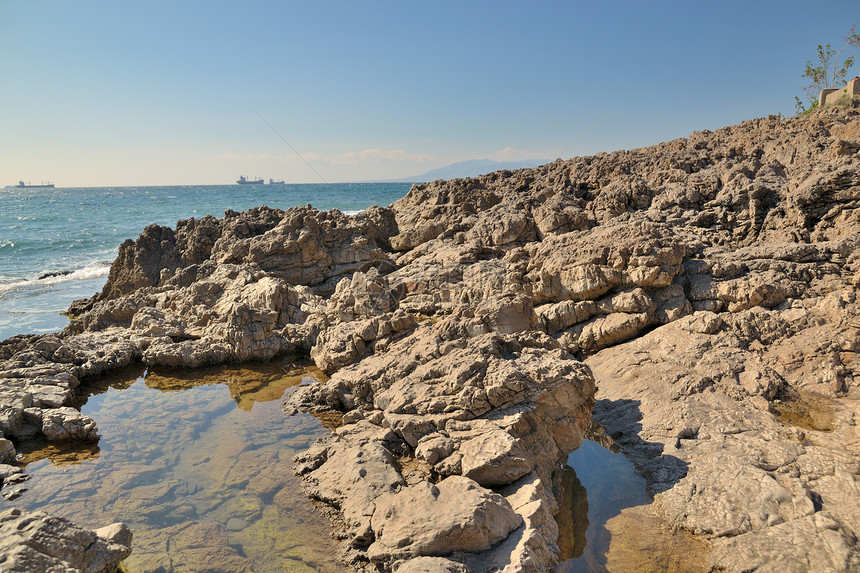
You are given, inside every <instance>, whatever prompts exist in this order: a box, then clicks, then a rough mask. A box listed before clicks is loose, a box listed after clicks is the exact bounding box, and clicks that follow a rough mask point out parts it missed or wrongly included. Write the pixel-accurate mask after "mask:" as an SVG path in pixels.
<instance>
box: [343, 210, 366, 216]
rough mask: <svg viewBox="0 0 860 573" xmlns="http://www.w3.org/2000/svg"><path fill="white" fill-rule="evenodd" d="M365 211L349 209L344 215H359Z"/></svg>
mask: <svg viewBox="0 0 860 573" xmlns="http://www.w3.org/2000/svg"><path fill="white" fill-rule="evenodd" d="M362 211H364V209H349V210H346V211H344V212H343V214H344V215H358V214H359V213H361V212H362Z"/></svg>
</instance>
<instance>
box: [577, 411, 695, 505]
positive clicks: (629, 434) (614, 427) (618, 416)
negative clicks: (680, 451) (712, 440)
mask: <svg viewBox="0 0 860 573" xmlns="http://www.w3.org/2000/svg"><path fill="white" fill-rule="evenodd" d="M640 404H641V402H640V401H639V400H627V399H622V400H598V401H597V402H596V403H595V404H594V413H593V419H594V420H595V421H597V422H598V423H599V424H601V425H602V426H603V427H604V428H605V429H606V433H607V434H609V435H610V436H611V437H612V438H613V439H614V440H615V442H616V443H617V444H618V445H619V446H620V447H621V451H622V453H624V455H625V457H627V459H629V460H630V461H631V462H632V463H633V465H634V466H635V467H636V472H637V473H638V474H639V475H641V476H642V477H644V478H645V479H646V480H647V482H648V485H647V487H646V491H647V492H648V494H649V495H651V496H654V495H656V494H658V493H662V492H664V491H667V490H670V489H672V488H673V487H674V486H675V485H676V484H677V483H678V482H679V481H681V479H682V478H683V477H684V476H686V475H687V468H688V466H689V464H688V463H687V462H685V461H683V460H681V459H680V458H677V457H675V456H671V455H666V454H664V453H663V444H660V443H655V442H647V441H645V440H643V439H642V438H640V437H639V432H640V431H641V430H642V424H640V423H639V422H640V420H641V419H642V411H641V410H640V409H639V406H640ZM685 437H686V436H685Z"/></svg>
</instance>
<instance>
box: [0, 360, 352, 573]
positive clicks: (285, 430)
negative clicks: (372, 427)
mask: <svg viewBox="0 0 860 573" xmlns="http://www.w3.org/2000/svg"><path fill="white" fill-rule="evenodd" d="M139 374H141V373H140V372H138V375H139ZM319 376H321V374H320V373H319V372H318V371H314V370H311V369H297V368H295V367H294V366H293V365H292V364H291V363H287V362H274V363H269V364H266V365H256V366H254V367H248V366H243V367H235V366H233V367H219V368H210V369H205V370H198V371H176V372H168V371H159V372H156V373H148V374H147V375H146V376H145V377H143V376H136V375H134V374H132V375H131V376H128V375H127V376H124V377H123V376H119V377H113V379H105V380H102V381H101V382H100V384H98V385H95V386H94V387H93V388H91V390H93V391H95V392H101V393H99V394H96V395H92V396H89V397H88V398H87V399H86V401H85V403H84V404H83V405H82V408H81V409H82V411H83V412H84V413H86V414H87V415H89V416H91V417H92V418H93V419H95V420H96V422H97V423H98V427H99V431H100V433H101V438H100V440H99V442H98V444H97V445H93V444H90V445H87V446H83V447H81V446H77V447H72V448H68V449H63V447H57V446H55V445H44V444H38V443H35V444H30V447H29V448H27V453H26V456H27V460H28V461H30V463H29V464H28V466H27V468H26V471H27V473H29V474H31V476H32V477H31V478H30V480H29V481H28V482H27V488H28V491H27V492H26V493H25V494H24V495H23V496H22V497H21V498H19V499H17V500H16V501H15V502H14V505H15V506H18V507H23V508H26V509H42V510H45V511H48V512H50V513H52V514H55V515H61V516H64V517H68V518H70V519H72V520H74V521H75V522H77V523H79V524H81V525H83V526H86V527H91V528H96V527H102V526H104V525H107V524H109V523H112V522H115V521H123V522H125V523H127V524H128V525H129V526H130V527H131V529H132V531H133V532H134V541H133V552H132V555H131V557H129V558H128V559H127V560H126V561H125V562H124V565H123V567H124V569H125V571H126V572H127V573H144V572H152V573H155V572H161V571H163V572H165V573H170V572H177V573H179V572H202V571H219V572H231V571H242V572H245V571H257V572H263V571H296V572H311V571H320V572H329V571H340V570H342V566H339V565H338V564H337V562H336V556H337V555H338V553H339V549H338V546H337V544H336V542H335V541H334V540H333V539H332V538H331V535H330V528H329V526H328V523H327V522H326V520H325V518H324V517H323V516H321V515H320V514H319V513H318V512H317V511H316V510H315V509H314V508H313V506H312V504H311V502H310V500H308V499H307V497H306V496H305V494H304V493H303V491H302V489H301V486H300V483H299V480H298V478H297V477H295V476H294V475H293V472H292V458H293V456H294V455H295V454H296V453H297V452H298V451H300V450H302V449H304V448H306V447H307V446H308V445H309V444H310V443H311V442H312V441H313V440H315V439H316V438H317V437H319V436H321V435H324V434H325V433H326V431H325V430H324V429H323V428H322V426H321V424H320V423H319V422H318V421H317V420H316V419H314V418H313V417H311V416H292V417H287V416H285V415H284V414H283V413H282V412H281V409H280V407H281V401H280V398H281V397H282V395H283V393H284V391H285V390H286V389H287V388H288V387H290V386H294V385H296V384H298V383H299V382H301V380H302V379H303V378H305V379H306V380H307V378H308V377H317V379H319V378H318V377H319ZM40 446H41V447H40ZM40 456H42V457H43V458H44V459H37V458H39V457H40ZM3 503H5V504H7V505H8V502H5V501H4V502H3Z"/></svg>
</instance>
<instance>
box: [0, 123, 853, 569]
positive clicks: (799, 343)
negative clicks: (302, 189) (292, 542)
mask: <svg viewBox="0 0 860 573" xmlns="http://www.w3.org/2000/svg"><path fill="white" fill-rule="evenodd" d="M857 149H860V111H858V110H856V109H853V108H850V107H840V108H833V109H826V110H820V111H816V112H814V113H811V114H808V115H805V116H803V117H796V118H791V119H783V118H779V117H768V118H761V119H756V120H752V121H748V122H745V123H742V124H740V125H737V126H732V127H727V128H724V129H721V130H718V131H715V132H711V131H703V132H697V133H693V134H692V135H691V136H690V137H688V138H683V139H677V140H674V141H670V142H667V143H663V144H660V145H657V146H654V147H649V148H642V149H634V150H629V151H619V152H615V153H611V154H599V155H596V156H592V157H581V158H575V159H571V160H568V161H561V160H559V161H556V162H554V163H551V164H548V165H544V166H542V167H538V168H535V169H526V170H520V171H515V172H512V171H499V172H496V173H493V174H489V175H485V176H481V177H477V178H472V179H460V180H454V181H436V182H433V183H428V184H425V185H416V186H413V188H412V189H411V190H410V192H409V193H408V194H407V195H406V196H405V197H404V198H403V199H401V200H399V201H397V202H396V203H394V204H393V205H392V206H390V207H388V208H372V209H369V210H367V211H365V212H364V213H362V214H360V215H357V216H353V217H348V216H345V215H343V214H341V213H339V212H337V211H328V212H319V211H316V210H314V209H312V208H310V207H301V208H294V209H289V210H287V211H280V210H275V209H267V208H263V207H261V208H257V209H253V210H251V211H248V212H245V213H233V212H228V213H226V214H225V216H224V217H223V218H222V219H216V218H214V217H204V218H203V219H200V220H189V221H182V222H180V223H179V224H177V227H176V229H168V228H165V227H155V226H154V227H148V228H147V229H146V230H145V231H144V233H143V234H142V235H141V237H140V238H139V239H138V240H137V241H135V242H127V243H126V244H124V245H123V246H122V248H121V249H120V255H119V257H118V258H117V261H116V262H115V263H114V265H113V267H112V269H111V274H110V277H109V279H108V283H107V284H106V286H105V288H104V290H103V291H102V293H101V294H99V295H97V296H96V297H94V298H93V299H90V300H89V301H83V302H79V303H77V304H75V305H73V308H72V309H70V314H72V315H73V316H75V320H74V321H73V322H72V323H71V325H70V327H69V328H68V329H67V330H66V331H65V332H63V333H61V334H58V335H50V336H42V337H16V338H14V339H10V340H9V341H6V342H4V343H0V398H2V402H3V404H4V407H3V409H2V412H0V430H2V432H3V433H4V438H5V439H7V440H11V441H9V443H8V444H7V443H3V442H0V453H2V452H5V453H2V455H4V456H5V457H6V458H5V459H9V456H10V455H13V454H14V449H11V450H10V446H11V447H12V448H14V441H15V439H16V437H19V436H26V435H32V434H39V433H41V434H44V435H47V436H54V438H55V439H80V438H84V439H91V438H92V436H93V433H92V432H93V431H94V427H92V426H91V425H90V424H89V422H88V421H87V420H85V419H82V418H79V417H76V416H75V415H74V413H73V412H70V411H69V410H68V408H67V407H68V406H69V403H70V402H69V401H70V399H71V396H72V395H73V394H74V391H75V387H76V386H77V384H78V383H79V381H80V380H81V379H82V378H85V377H86V376H92V375H97V374H99V373H101V372H105V371H107V370H110V369H113V368H116V367H118V366H121V365H123V364H127V363H129V362H131V361H137V360H140V361H142V362H144V363H146V364H147V365H149V366H152V367H158V366H185V367H195V366H200V365H205V364H214V363H221V362H228V361H243V360H251V359H261V358H262V359H265V358H270V357H272V356H275V355H277V354H280V353H284V352H301V353H307V354H308V355H310V356H311V357H312V358H313V360H314V361H315V362H316V363H317V365H318V366H319V367H320V368H321V369H322V370H324V371H325V372H326V373H327V374H329V375H330V376H331V378H330V379H329V380H328V381H327V382H325V383H320V384H315V385H310V386H304V387H301V388H299V389H298V390H296V391H295V392H294V393H293V394H291V395H290V396H289V398H288V402H287V404H286V408H287V410H288V411H312V412H318V413H322V412H324V413H325V419H327V420H335V421H336V423H334V424H332V434H331V436H329V437H328V438H326V439H325V440H323V441H322V442H320V443H318V444H316V445H315V446H313V447H312V448H311V449H310V450H308V451H307V452H305V453H304V454H302V455H301V456H299V458H298V459H297V462H296V471H297V472H298V473H300V474H301V475H303V476H304V478H305V481H306V483H307V485H308V492H309V494H310V495H311V496H312V497H314V498H316V499H318V500H319V501H321V502H323V504H325V505H327V506H328V507H330V508H331V509H332V515H333V516H334V518H335V521H336V523H337V527H338V528H339V530H340V531H341V534H342V535H343V538H344V541H345V545H347V546H348V554H347V557H348V559H349V560H350V561H351V562H352V563H353V564H354V565H356V566H359V567H360V566H363V564H367V563H369V564H370V565H369V567H372V568H382V569H384V570H403V571H413V570H414V571H430V570H432V571H491V570H506V571H544V570H550V569H551V568H552V566H553V564H554V563H555V560H556V559H557V551H558V549H557V544H556V537H557V532H558V528H557V525H556V524H555V521H554V519H553V515H554V514H556V513H557V509H558V508H557V501H556V498H555V493H554V491H553V487H552V484H553V483H554V477H556V474H557V471H556V470H557V469H558V468H559V466H558V462H559V461H561V460H563V459H564V458H565V456H566V455H567V454H568V453H569V452H570V451H572V450H573V449H575V448H576V447H577V446H578V445H579V443H580V442H581V440H582V437H583V432H584V431H585V428H586V427H587V426H588V424H589V417H590V416H591V413H592V406H593V414H594V417H595V419H596V420H597V421H599V422H600V423H601V424H602V425H603V426H604V427H606V429H607V431H608V432H609V433H610V434H611V435H612V436H613V437H614V438H615V439H616V441H617V442H618V443H619V444H620V445H621V448H622V451H623V452H624V453H625V455H627V456H628V457H629V458H630V459H631V460H632V461H633V462H634V464H635V465H636V467H637V470H638V471H639V472H640V473H641V474H642V475H643V476H644V477H645V478H646V479H647V480H648V488H649V491H650V492H651V493H653V494H654V496H655V505H654V507H655V508H656V510H657V512H658V513H659V516H660V519H662V520H663V522H664V524H665V525H666V526H669V527H674V528H680V529H683V530H686V531H689V532H691V533H692V534H694V535H696V536H698V537H699V538H702V539H705V540H707V541H708V542H709V543H710V546H711V548H712V551H711V553H710V555H709V557H708V559H710V566H711V567H712V568H714V569H716V570H727V571H734V570H738V571H740V570H748V569H749V567H750V566H751V565H750V564H754V566H756V567H759V568H760V569H762V570H767V569H768V568H770V569H781V568H787V569H789V570H790V568H791V567H796V568H798V569H797V570H802V569H803V567H804V564H806V565H808V566H809V567H811V566H812V565H810V564H815V565H816V566H818V565H820V569H822V570H827V569H828V568H829V569H830V570H843V569H851V568H856V567H858V566H860V549H858V547H860V546H858V543H857V536H858V534H860V523H858V517H857V516H858V515H860V508H858V507H857V501H856V500H857V499H860V497H858V496H856V495H855V493H854V489H856V488H855V485H854V484H855V482H856V479H857V476H858V475H860V468H858V467H857V464H856V459H858V454H860V452H858V451H857V444H858V439H857V436H856V435H855V434H856V431H855V429H856V424H855V422H856V421H855V420H854V410H856V403H855V401H856V400H857V399H858V397H860V394H858V390H857V388H858V386H857V384H858V382H857V380H858V379H860V378H858V368H860V362H858V358H857V356H858V342H857V341H858V340H860V336H858V334H860V323H858V304H860V303H858V302H857V300H856V297H857V294H856V293H857V288H858V286H860V157H858V154H857ZM595 385H596V387H597V391H598V393H597V398H598V400H597V401H596V402H595V401H594V400H595V398H594V392H595ZM429 512H432V514H433V516H434V517H435V516H439V519H430V518H428V515H430V513H429ZM454 532H456V534H454ZM787 547H790V551H789V550H787V549H786V548H787ZM797 564H800V565H797Z"/></svg>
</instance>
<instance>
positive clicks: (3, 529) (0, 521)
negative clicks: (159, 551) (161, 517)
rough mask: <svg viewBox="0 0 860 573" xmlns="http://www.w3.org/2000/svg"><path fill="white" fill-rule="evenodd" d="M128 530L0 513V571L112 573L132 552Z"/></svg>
mask: <svg viewBox="0 0 860 573" xmlns="http://www.w3.org/2000/svg"><path fill="white" fill-rule="evenodd" d="M131 537H132V535H131V531H130V530H129V529H128V527H126V526H125V525H123V524H121V523H114V524H112V525H108V526H107V527H103V528H101V529H97V530H96V531H90V530H87V529H81V528H80V527H78V526H76V525H74V524H72V523H70V522H69V521H67V520H65V519H62V518H59V517H51V516H49V515H47V514H45V513H42V512H39V511H34V512H26V511H21V510H20V509H9V510H7V511H4V512H3V513H0V569H2V570H3V571H8V572H9V573H31V572H34V571H52V572H54V571H56V572H57V573H77V572H81V573H113V572H114V571H116V570H117V566H118V565H119V563H120V561H122V560H123V559H125V558H126V557H128V556H129V554H130V553H131Z"/></svg>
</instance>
